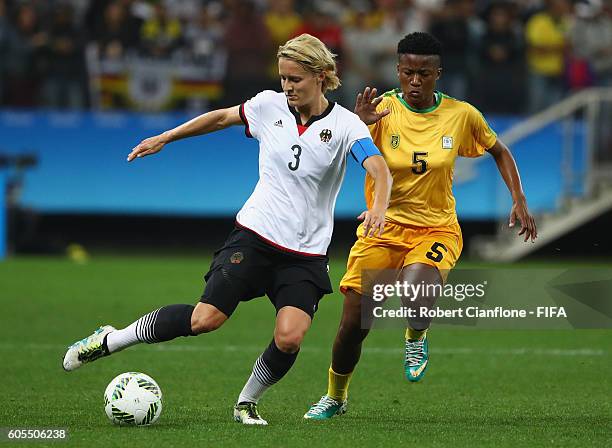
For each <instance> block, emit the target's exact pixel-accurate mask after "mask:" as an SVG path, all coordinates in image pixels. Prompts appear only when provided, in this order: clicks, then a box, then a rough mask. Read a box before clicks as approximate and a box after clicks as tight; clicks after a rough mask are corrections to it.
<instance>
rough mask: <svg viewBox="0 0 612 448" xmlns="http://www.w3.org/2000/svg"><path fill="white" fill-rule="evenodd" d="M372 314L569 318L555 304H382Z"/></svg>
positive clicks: (387, 315) (436, 316) (382, 315)
mask: <svg viewBox="0 0 612 448" xmlns="http://www.w3.org/2000/svg"><path fill="white" fill-rule="evenodd" d="M372 315H373V316H374V317H375V318H379V317H383V318H384V317H389V318H423V317H429V318H443V319H456V318H464V317H468V318H479V317H480V318H506V319H508V318H510V319H513V318H527V317H537V318H567V313H566V311H565V308H564V307H562V306H561V307H555V306H537V307H534V309H522V308H518V309H517V308H504V307H501V306H496V307H494V308H480V307H477V306H468V307H466V308H457V309H442V308H439V307H434V308H427V307H425V306H421V307H406V306H402V307H400V308H392V309H385V308H383V307H381V306H377V307H374V308H373V309H372Z"/></svg>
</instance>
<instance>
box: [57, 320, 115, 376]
mask: <svg viewBox="0 0 612 448" xmlns="http://www.w3.org/2000/svg"><path fill="white" fill-rule="evenodd" d="M112 331H115V328H114V327H111V326H110V325H104V326H103V327H100V328H98V329H97V330H96V331H94V332H93V334H91V335H89V336H87V337H86V338H83V339H81V340H80V341H78V342H76V343H74V344H72V345H71V346H70V347H68V350H67V351H66V354H65V355H64V360H63V363H62V365H63V367H64V370H66V371H71V370H75V369H78V368H79V367H80V366H82V365H83V364H85V363H88V362H92V361H95V360H96V359H99V358H102V357H103V356H108V355H109V353H108V349H107V348H106V345H105V344H104V340H105V338H106V335H108V334H109V333H111V332H112Z"/></svg>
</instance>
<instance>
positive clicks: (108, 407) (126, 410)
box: [104, 372, 162, 426]
mask: <svg viewBox="0 0 612 448" xmlns="http://www.w3.org/2000/svg"><path fill="white" fill-rule="evenodd" d="M104 410H105V411H106V415H107V416H108V418H110V419H111V421H112V422H113V423H115V424H117V425H136V426H141V425H151V424H153V423H155V422H156V421H157V419H158V418H159V415H160V414H161V411H162V392H161V389H160V388H159V385H158V384H157V383H156V382H155V380H154V379H153V378H151V377H150V376H149V375H145V374H144V373H139V372H126V373H122V374H121V375H118V376H116V377H115V378H114V379H113V380H112V381H111V382H110V383H109V384H108V386H107V387H106V390H105V391H104Z"/></svg>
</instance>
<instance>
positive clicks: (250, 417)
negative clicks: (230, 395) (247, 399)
mask: <svg viewBox="0 0 612 448" xmlns="http://www.w3.org/2000/svg"><path fill="white" fill-rule="evenodd" d="M234 421H237V422H240V423H242V424H243V425H267V424H268V422H267V421H265V420H264V419H263V418H261V415H259V412H257V404H256V403H238V404H237V405H236V406H234Z"/></svg>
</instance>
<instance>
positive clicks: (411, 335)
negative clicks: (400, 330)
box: [406, 327, 427, 340]
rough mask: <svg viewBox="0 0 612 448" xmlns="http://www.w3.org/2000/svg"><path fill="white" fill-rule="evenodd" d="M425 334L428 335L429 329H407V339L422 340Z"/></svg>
mask: <svg viewBox="0 0 612 448" xmlns="http://www.w3.org/2000/svg"><path fill="white" fill-rule="evenodd" d="M425 333H427V329H425V330H413V329H412V328H410V327H408V328H406V339H412V340H415V339H421V338H422V337H423V336H424V335H425Z"/></svg>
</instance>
